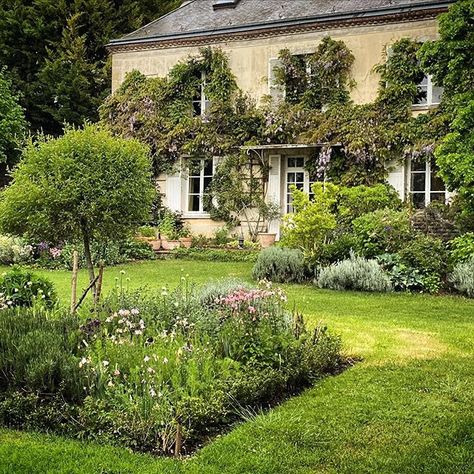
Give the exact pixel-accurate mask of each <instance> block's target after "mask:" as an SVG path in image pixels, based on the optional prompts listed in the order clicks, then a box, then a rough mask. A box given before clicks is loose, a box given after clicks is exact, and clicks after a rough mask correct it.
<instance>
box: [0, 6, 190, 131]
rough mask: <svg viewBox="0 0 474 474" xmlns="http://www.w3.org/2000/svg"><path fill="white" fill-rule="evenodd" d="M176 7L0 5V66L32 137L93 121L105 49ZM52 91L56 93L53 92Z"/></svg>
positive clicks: (104, 79)
mask: <svg viewBox="0 0 474 474" xmlns="http://www.w3.org/2000/svg"><path fill="white" fill-rule="evenodd" d="M180 3H181V0H120V1H115V0H0V66H2V65H3V66H7V68H8V70H9V75H10V79H11V80H12V83H13V86H14V88H15V90H16V91H17V92H20V93H21V105H22V106H23V107H24V108H25V110H26V116H27V119H28V122H29V123H30V124H31V128H32V130H33V131H37V130H43V131H44V132H45V133H48V134H55V135H59V134H60V133H61V132H62V129H63V125H64V121H67V122H68V123H72V124H76V125H78V124H82V123H83V122H84V120H85V119H87V120H90V121H95V120H97V118H98V112H97V107H98V104H99V103H100V101H101V100H103V99H104V98H105V96H106V95H107V94H108V92H109V91H110V86H111V81H110V61H109V60H108V56H107V52H106V49H105V45H106V44H107V43H108V42H109V40H110V39H112V38H115V37H120V36H121V35H123V34H125V33H129V32H131V31H133V30H135V29H137V28H139V27H140V26H143V25H144V24H146V23H147V22H149V21H152V20H154V19H156V18H158V17H159V16H161V15H163V14H165V13H167V12H168V11H169V10H171V9H173V8H176V7H178V6H179V5H180ZM56 90H57V92H55V91H56Z"/></svg>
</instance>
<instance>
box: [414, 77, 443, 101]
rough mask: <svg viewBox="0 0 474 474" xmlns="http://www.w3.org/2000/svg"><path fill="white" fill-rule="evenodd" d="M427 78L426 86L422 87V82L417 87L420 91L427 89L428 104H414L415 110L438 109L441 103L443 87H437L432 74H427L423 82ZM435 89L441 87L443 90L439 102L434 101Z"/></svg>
mask: <svg viewBox="0 0 474 474" xmlns="http://www.w3.org/2000/svg"><path fill="white" fill-rule="evenodd" d="M425 78H426V86H425V85H422V82H423V81H422V82H420V83H419V84H417V85H416V87H417V88H418V89H420V88H422V87H423V88H424V87H426V99H425V100H426V102H422V103H413V104H412V107H413V108H414V109H424V108H428V107H436V106H438V105H439V104H440V103H441V96H442V95H443V88H442V87H441V86H437V85H436V84H435V83H434V82H433V77H432V76H431V74H425V75H424V77H423V80H425ZM435 87H439V88H440V89H441V94H440V95H439V97H440V99H439V100H438V101H437V102H434V101H433V92H434V88H435Z"/></svg>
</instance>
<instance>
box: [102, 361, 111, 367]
mask: <svg viewBox="0 0 474 474" xmlns="http://www.w3.org/2000/svg"><path fill="white" fill-rule="evenodd" d="M102 364H104V367H107V366H108V365H109V364H110V362H109V361H108V360H103V361H102Z"/></svg>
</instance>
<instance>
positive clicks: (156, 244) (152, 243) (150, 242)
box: [148, 239, 161, 250]
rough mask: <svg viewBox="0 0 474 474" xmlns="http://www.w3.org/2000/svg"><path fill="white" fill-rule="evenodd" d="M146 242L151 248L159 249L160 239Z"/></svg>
mask: <svg viewBox="0 0 474 474" xmlns="http://www.w3.org/2000/svg"><path fill="white" fill-rule="evenodd" d="M148 243H149V244H150V245H151V247H152V249H153V250H160V249H161V239H154V240H149V241H148Z"/></svg>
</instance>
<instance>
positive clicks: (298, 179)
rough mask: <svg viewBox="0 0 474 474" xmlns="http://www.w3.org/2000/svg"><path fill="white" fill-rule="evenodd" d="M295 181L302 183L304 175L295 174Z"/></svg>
mask: <svg viewBox="0 0 474 474" xmlns="http://www.w3.org/2000/svg"><path fill="white" fill-rule="evenodd" d="M296 181H297V182H298V183H302V182H303V181H304V173H296Z"/></svg>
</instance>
